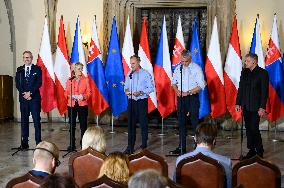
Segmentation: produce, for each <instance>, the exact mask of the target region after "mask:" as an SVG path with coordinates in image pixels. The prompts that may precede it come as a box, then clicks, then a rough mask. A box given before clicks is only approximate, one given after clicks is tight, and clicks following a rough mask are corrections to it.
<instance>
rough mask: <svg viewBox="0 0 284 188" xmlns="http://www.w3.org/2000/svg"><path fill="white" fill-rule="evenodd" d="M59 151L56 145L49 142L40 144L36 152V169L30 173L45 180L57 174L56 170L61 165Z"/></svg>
mask: <svg viewBox="0 0 284 188" xmlns="http://www.w3.org/2000/svg"><path fill="white" fill-rule="evenodd" d="M58 159H59V149H58V148H57V146H56V145H55V144H54V143H51V142H48V141H42V142H40V143H39V144H38V145H37V146H36V148H35V151H34V156H33V163H34V168H33V169H32V170H31V171H30V173H31V174H32V175H34V176H36V177H39V178H44V177H46V176H48V175H50V174H53V173H54V172H55V168H56V167H57V166H59V165H60V161H59V160H58Z"/></svg>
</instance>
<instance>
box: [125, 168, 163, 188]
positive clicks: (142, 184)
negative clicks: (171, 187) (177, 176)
mask: <svg viewBox="0 0 284 188" xmlns="http://www.w3.org/2000/svg"><path fill="white" fill-rule="evenodd" d="M166 186H167V179H166V178H165V177H163V176H161V175H160V174H159V173H158V172H157V171H156V170H153V169H147V170H142V171H139V172H137V173H135V174H134V175H133V176H131V178H130V179H129V182H128V187H129V188H148V187H155V188H165V187H166Z"/></svg>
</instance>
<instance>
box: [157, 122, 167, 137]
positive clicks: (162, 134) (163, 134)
mask: <svg viewBox="0 0 284 188" xmlns="http://www.w3.org/2000/svg"><path fill="white" fill-rule="evenodd" d="M158 136H160V137H164V136H166V134H165V133H164V118H162V132H161V133H160V134H158Z"/></svg>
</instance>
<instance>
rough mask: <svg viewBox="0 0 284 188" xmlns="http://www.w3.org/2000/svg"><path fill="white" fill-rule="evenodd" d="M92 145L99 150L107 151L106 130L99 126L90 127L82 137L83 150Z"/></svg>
mask: <svg viewBox="0 0 284 188" xmlns="http://www.w3.org/2000/svg"><path fill="white" fill-rule="evenodd" d="M88 147H91V148H93V149H95V150H96V151H98V152H101V153H103V154H104V153H105V151H106V138H105V133H104V130H103V129H102V128H101V127H99V126H91V127H89V128H88V129H87V130H86V131H85V133H84V135H83V138H82V150H84V149H87V148H88Z"/></svg>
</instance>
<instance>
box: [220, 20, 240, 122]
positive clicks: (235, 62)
mask: <svg viewBox="0 0 284 188" xmlns="http://www.w3.org/2000/svg"><path fill="white" fill-rule="evenodd" d="M241 72H242V59H241V50H240V43H239V35H238V27H237V18H236V16H235V17H234V22H233V27H232V34H231V39H230V44H229V49H228V54H227V59H226V62H225V68H224V82H225V94H226V105H227V109H228V111H229V112H230V114H231V116H232V118H233V119H234V120H235V121H238V120H240V119H241V117H242V116H241V112H237V111H236V108H235V106H236V98H237V94H238V88H239V82H240V77H241Z"/></svg>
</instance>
